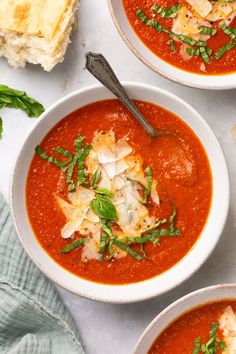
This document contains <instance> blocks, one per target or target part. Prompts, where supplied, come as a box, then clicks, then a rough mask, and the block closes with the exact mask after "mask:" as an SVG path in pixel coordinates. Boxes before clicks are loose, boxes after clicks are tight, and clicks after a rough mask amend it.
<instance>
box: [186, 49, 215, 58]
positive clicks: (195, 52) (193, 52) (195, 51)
mask: <svg viewBox="0 0 236 354" xmlns="http://www.w3.org/2000/svg"><path fill="white" fill-rule="evenodd" d="M205 49H206V52H207V54H208V55H211V54H212V49H211V48H205ZM186 52H187V53H188V54H189V55H194V56H199V55H201V53H200V49H199V48H198V49H194V48H186Z"/></svg>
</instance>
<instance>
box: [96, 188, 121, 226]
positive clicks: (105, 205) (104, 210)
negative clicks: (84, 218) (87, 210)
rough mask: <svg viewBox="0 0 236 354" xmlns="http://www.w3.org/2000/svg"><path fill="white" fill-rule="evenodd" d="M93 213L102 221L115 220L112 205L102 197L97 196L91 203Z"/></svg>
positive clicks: (114, 210) (115, 215) (115, 216)
mask: <svg viewBox="0 0 236 354" xmlns="http://www.w3.org/2000/svg"><path fill="white" fill-rule="evenodd" d="M91 206H92V209H93V212H94V213H95V214H96V215H98V216H100V217H101V218H103V219H108V220H117V213H116V208H115V206H114V204H113V203H112V202H111V200H110V199H108V198H107V197H106V196H104V195H100V194H97V195H96V197H95V198H94V200H93V201H92V203H91Z"/></svg>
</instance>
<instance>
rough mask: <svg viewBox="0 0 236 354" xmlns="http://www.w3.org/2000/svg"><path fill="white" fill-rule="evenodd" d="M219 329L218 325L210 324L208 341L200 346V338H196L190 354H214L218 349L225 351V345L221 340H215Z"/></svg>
mask: <svg viewBox="0 0 236 354" xmlns="http://www.w3.org/2000/svg"><path fill="white" fill-rule="evenodd" d="M218 327H219V323H218V322H215V323H212V325H211V329H210V332H209V340H208V341H207V343H206V344H202V345H201V338H200V337H199V338H196V339H195V342H194V349H193V352H192V354H199V353H205V354H216V353H217V351H218V349H221V350H222V351H225V350H226V349H227V347H226V345H225V343H224V342H223V341H222V340H218V339H217V337H216V336H217V329H218Z"/></svg>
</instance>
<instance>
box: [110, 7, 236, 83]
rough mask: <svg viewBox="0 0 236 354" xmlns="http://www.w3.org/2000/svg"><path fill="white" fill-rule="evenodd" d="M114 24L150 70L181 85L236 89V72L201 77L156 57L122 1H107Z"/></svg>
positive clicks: (130, 47)
mask: <svg viewBox="0 0 236 354" xmlns="http://www.w3.org/2000/svg"><path fill="white" fill-rule="evenodd" d="M107 1H108V5H109V9H110V13H111V16H112V18H113V21H114V24H115V26H116V28H117V30H118V32H119V34H120V36H121V38H122V39H123V40H124V41H125V43H126V44H127V46H128V47H129V49H131V50H132V52H133V53H134V54H135V55H136V57H137V58H138V59H139V60H141V61H142V62H143V63H144V64H145V65H147V66H148V67H149V68H150V69H152V70H153V71H155V72H157V73H158V74H160V75H162V76H164V77H165V78H168V79H170V80H172V81H174V82H177V83H178V84H181V85H186V86H190V87H196V88H202V89H210V90H226V89H233V88H236V72H235V73H231V74H227V75H200V74H194V73H190V72H187V71H184V70H181V69H179V68H177V67H175V66H173V65H171V64H168V63H167V62H165V61H164V60H162V59H161V58H159V57H158V56H156V55H155V54H154V53H153V52H152V51H151V50H150V49H148V48H147V47H146V45H145V44H144V43H143V42H142V40H141V39H140V38H139V37H138V36H137V34H136V33H135V32H134V30H133V28H132V26H131V25H130V23H129V20H128V18H127V16H126V13H125V10H124V7H123V2H122V0H107Z"/></svg>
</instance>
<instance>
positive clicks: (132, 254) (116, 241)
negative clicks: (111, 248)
mask: <svg viewBox="0 0 236 354" xmlns="http://www.w3.org/2000/svg"><path fill="white" fill-rule="evenodd" d="M113 244H114V245H115V246H117V247H119V248H120V249H122V250H123V251H125V252H127V253H128V254H129V255H130V256H132V257H133V258H135V259H136V260H137V261H141V260H142V259H143V257H142V256H140V254H138V253H137V252H135V251H134V250H133V249H132V248H130V247H128V246H127V245H125V244H124V243H123V242H120V241H118V240H114V241H113Z"/></svg>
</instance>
